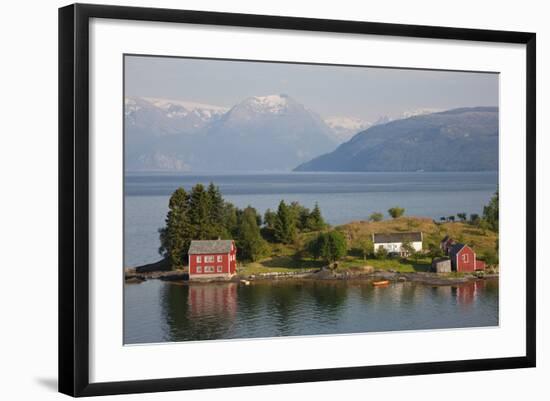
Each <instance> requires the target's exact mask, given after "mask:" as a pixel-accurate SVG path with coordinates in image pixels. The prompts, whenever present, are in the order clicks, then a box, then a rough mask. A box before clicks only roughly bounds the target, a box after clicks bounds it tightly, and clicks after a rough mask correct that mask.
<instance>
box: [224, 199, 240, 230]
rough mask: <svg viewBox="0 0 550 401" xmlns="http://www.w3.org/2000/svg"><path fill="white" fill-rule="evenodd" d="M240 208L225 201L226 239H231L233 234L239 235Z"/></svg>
mask: <svg viewBox="0 0 550 401" xmlns="http://www.w3.org/2000/svg"><path fill="white" fill-rule="evenodd" d="M237 215H238V210H237V208H236V207H235V206H234V205H233V204H232V203H229V202H224V204H223V225H224V232H223V234H222V237H223V238H225V239H230V238H231V237H232V236H235V235H237V229H238V216H237Z"/></svg>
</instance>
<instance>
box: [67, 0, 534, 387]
mask: <svg viewBox="0 0 550 401" xmlns="http://www.w3.org/2000/svg"><path fill="white" fill-rule="evenodd" d="M388 22H391V21H388ZM535 82H536V74H535V34H534V33H525V32H508V31H488V30H477V29H464V28H447V27H433V26H414V25H396V24H391V23H370V22H362V21H339V20H321V19H308V18H295V17H281V16H265V15H243V14H231V13H217V12H203V11H184V10H168V9H150V8H135V7H118V6H117V7H115V6H100V5H85V4H77V5H70V6H67V7H64V8H61V9H60V10H59V233H60V234H59V390H60V391H61V392H63V393H65V394H69V395H72V396H92V395H104V394H120V393H136V392H153V391H170V390H186V389H201V388H214V387H230V386H250V385H262V384H278V383H293V382H312V381H322V380H342V379H355V378H371V377H383V376H398V375H418V374H432V373H444V372H447V373H448V372H463V371H481V370H490V369H511V368H528V367H533V366H535V360H536V358H535V266H536V265H535V221H536V219H535Z"/></svg>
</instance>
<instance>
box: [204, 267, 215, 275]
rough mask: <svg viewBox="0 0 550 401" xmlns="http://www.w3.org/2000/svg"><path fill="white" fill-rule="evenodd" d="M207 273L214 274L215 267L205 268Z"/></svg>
mask: <svg viewBox="0 0 550 401" xmlns="http://www.w3.org/2000/svg"><path fill="white" fill-rule="evenodd" d="M204 272H205V273H214V266H204Z"/></svg>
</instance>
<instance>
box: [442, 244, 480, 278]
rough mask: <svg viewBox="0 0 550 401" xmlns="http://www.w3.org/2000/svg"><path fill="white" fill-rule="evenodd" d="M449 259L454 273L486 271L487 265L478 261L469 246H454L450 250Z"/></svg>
mask: <svg viewBox="0 0 550 401" xmlns="http://www.w3.org/2000/svg"><path fill="white" fill-rule="evenodd" d="M449 257H450V258H451V269H452V271H455V272H473V271H475V270H483V269H485V263H480V262H478V261H477V260H476V253H475V252H474V250H473V249H472V248H470V247H469V246H468V245H465V244H460V243H458V244H454V245H453V246H451V248H450V249H449ZM478 263H479V265H478Z"/></svg>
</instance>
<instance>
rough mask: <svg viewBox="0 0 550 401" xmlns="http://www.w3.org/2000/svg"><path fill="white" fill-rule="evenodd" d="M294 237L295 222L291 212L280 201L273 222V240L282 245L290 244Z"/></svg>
mask: <svg viewBox="0 0 550 401" xmlns="http://www.w3.org/2000/svg"><path fill="white" fill-rule="evenodd" d="M295 237H296V221H295V216H294V215H293V213H292V210H291V209H290V207H289V206H287V204H286V203H285V201H283V200H282V201H281V202H280V203H279V208H278V209H277V219H276V220H275V239H276V240H277V241H279V242H282V243H283V244H290V243H292V242H293V241H294V238H295Z"/></svg>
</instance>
